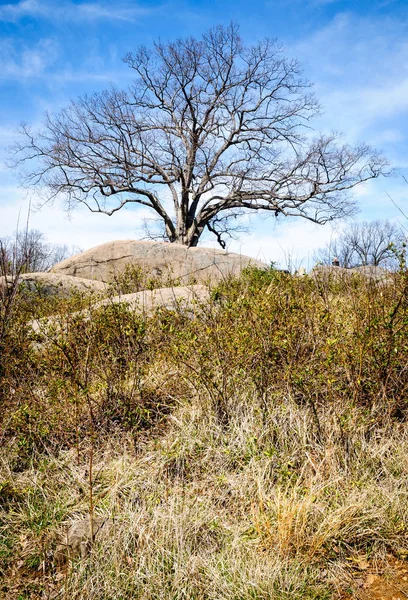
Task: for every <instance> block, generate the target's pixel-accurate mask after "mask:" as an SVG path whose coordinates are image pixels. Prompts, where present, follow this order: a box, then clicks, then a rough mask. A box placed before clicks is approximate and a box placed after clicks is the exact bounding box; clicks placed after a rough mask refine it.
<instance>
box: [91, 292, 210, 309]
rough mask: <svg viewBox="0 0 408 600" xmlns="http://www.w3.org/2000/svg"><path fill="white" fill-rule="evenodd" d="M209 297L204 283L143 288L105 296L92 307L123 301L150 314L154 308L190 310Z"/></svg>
mask: <svg viewBox="0 0 408 600" xmlns="http://www.w3.org/2000/svg"><path fill="white" fill-rule="evenodd" d="M209 298H210V291H209V289H208V287H206V286H205V285H189V286H181V287H168V288H158V289H156V290H144V291H142V292H135V293H133V294H122V295H120V296H113V297H112V298H105V299H104V300H100V301H99V302H96V303H95V304H94V305H93V308H99V307H100V306H109V305H112V304H119V303H125V304H127V305H128V306H129V308H131V309H133V310H138V311H140V312H142V313H144V314H151V313H152V312H154V311H155V310H156V308H165V309H167V310H177V309H178V308H181V309H186V308H187V309H189V310H190V311H191V310H194V309H195V308H196V307H199V306H200V305H202V303H203V302H205V301H206V300H209Z"/></svg>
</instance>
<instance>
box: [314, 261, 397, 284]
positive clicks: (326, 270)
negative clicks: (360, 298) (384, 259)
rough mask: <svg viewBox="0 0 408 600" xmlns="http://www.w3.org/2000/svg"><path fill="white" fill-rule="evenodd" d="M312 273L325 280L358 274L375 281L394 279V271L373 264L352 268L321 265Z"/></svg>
mask: <svg viewBox="0 0 408 600" xmlns="http://www.w3.org/2000/svg"><path fill="white" fill-rule="evenodd" d="M310 274H311V276H312V277H315V278H318V279H324V280H326V279H328V278H329V277H335V278H336V279H344V278H345V277H351V276H352V275H358V276H360V277H364V278H366V279H367V280H369V281H373V282H382V283H386V282H389V281H392V273H391V272H390V271H387V269H383V268H382V267H375V266H373V265H365V266H361V267H353V268H351V269H346V268H344V267H334V266H331V265H320V266H316V267H314V269H313V270H312V271H311V273H310Z"/></svg>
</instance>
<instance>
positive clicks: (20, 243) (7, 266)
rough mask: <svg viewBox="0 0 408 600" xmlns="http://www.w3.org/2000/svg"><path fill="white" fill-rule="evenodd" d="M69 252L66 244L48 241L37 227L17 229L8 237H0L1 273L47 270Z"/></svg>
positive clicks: (16, 273)
mask: <svg viewBox="0 0 408 600" xmlns="http://www.w3.org/2000/svg"><path fill="white" fill-rule="evenodd" d="M69 254H70V252H69V250H68V247H67V246H65V245H64V246H61V245H58V244H50V243H48V242H47V241H46V240H45V236H44V234H43V233H41V231H38V230H37V229H31V230H26V231H17V232H15V233H14V235H13V236H11V237H9V238H0V259H1V274H2V275H19V274H21V273H34V272H38V271H47V270H48V269H50V268H51V267H52V266H53V265H54V264H56V263H58V262H60V261H61V260H64V258H67V257H68V256H69Z"/></svg>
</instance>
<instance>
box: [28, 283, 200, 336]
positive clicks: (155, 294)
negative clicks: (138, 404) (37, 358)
mask: <svg viewBox="0 0 408 600" xmlns="http://www.w3.org/2000/svg"><path fill="white" fill-rule="evenodd" d="M209 297H210V291H209V289H208V288H207V287H206V286H205V285H189V286H184V287H169V288H159V289H157V290H145V291H143V292H136V293H134V294H122V295H121V296H113V297H112V298H106V299H104V300H101V301H100V302H96V303H95V304H94V305H93V307H92V310H94V309H97V308H99V307H101V306H110V305H112V304H118V303H126V304H128V305H129V307H130V308H131V309H132V310H136V311H140V312H141V313H142V314H144V315H149V314H151V313H152V312H153V311H154V310H155V309H156V308H159V307H163V308H167V309H168V310H178V309H180V310H183V311H187V313H188V314H191V315H192V316H194V314H195V313H196V312H198V311H199V310H200V303H202V302H205V301H206V300H208V298H209ZM78 314H80V315H83V317H84V318H85V319H90V318H91V317H92V311H91V310H88V309H87V310H84V311H81V312H80V313H73V314H72V316H73V317H75V316H77V315H78ZM66 326H67V321H66V319H64V323H63V324H61V323H60V322H59V320H58V318H56V317H45V318H43V319H36V320H34V321H31V327H32V328H33V330H34V331H35V332H36V333H45V332H46V331H47V330H48V328H49V327H51V328H53V329H55V330H56V331H58V332H61V331H62V330H63V328H64V327H66Z"/></svg>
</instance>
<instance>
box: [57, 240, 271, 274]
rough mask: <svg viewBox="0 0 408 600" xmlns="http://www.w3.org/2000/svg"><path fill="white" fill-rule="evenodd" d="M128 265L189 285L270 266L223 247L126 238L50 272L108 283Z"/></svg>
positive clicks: (72, 257)
mask: <svg viewBox="0 0 408 600" xmlns="http://www.w3.org/2000/svg"><path fill="white" fill-rule="evenodd" d="M129 264H130V265H135V266H140V267H142V268H143V269H144V270H146V271H148V272H149V273H150V274H151V276H153V277H163V278H165V279H166V278H167V279H168V278H171V279H175V280H176V279H178V280H180V282H181V283H187V284H189V283H217V282H219V281H220V280H222V279H223V278H224V277H226V276H228V275H239V273H240V271H241V270H242V269H243V268H245V267H247V266H248V265H250V264H251V265H253V266H256V267H260V268H267V266H266V265H265V263H262V262H261V261H258V260H256V259H253V258H250V257H248V256H242V255H240V254H234V253H228V252H225V251H224V250H214V249H212V248H202V247H198V248H187V247H186V246H183V245H181V244H166V243H163V242H139V241H132V240H125V241H116V242H108V243H106V244H102V245H101V246H96V247H95V248H91V249H90V250H86V251H85V252H81V253H80V254H76V255H75V256H71V257H70V258H67V259H66V260H64V261H62V262H61V263H59V264H57V265H55V266H54V267H53V268H52V270H51V271H52V272H53V273H58V274H64V275H71V276H74V277H85V278H88V279H96V280H98V281H105V282H106V281H109V280H111V279H112V277H114V276H115V275H116V274H120V273H122V272H123V271H124V270H125V269H126V266H127V265H129Z"/></svg>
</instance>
